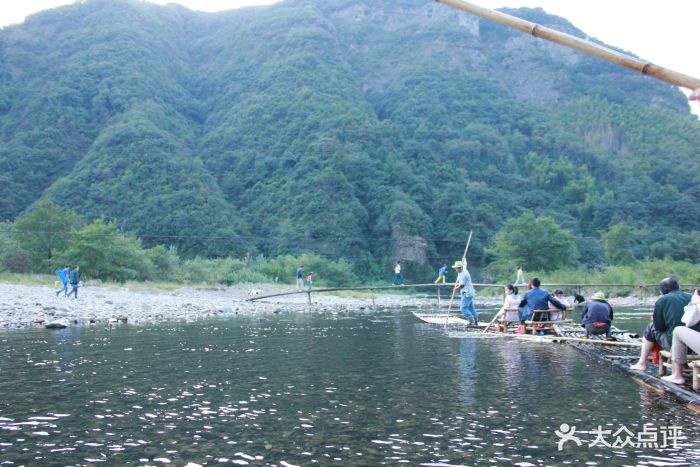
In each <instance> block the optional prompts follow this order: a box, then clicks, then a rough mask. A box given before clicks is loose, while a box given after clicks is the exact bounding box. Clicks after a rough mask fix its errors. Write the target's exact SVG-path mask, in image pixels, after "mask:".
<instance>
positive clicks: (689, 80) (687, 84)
mask: <svg viewBox="0 0 700 467" xmlns="http://www.w3.org/2000/svg"><path fill="white" fill-rule="evenodd" d="M435 1H436V2H438V3H443V4H445V5H448V6H450V7H452V8H456V9H459V10H463V11H466V12H467V13H471V14H473V15H476V16H479V17H481V18H484V19H488V20H491V21H495V22H496V23H500V24H503V25H505V26H509V27H511V28H515V29H519V30H520V31H523V32H526V33H528V34H530V35H532V36H535V37H539V38H541V39H546V40H548V41H551V42H555V43H557V44H560V45H563V46H565V47H569V48H571V49H575V50H578V51H580V52H583V53H586V54H588V55H593V56H594V57H598V58H602V59H603V60H607V61H609V62H611V63H614V64H615V65H619V66H623V67H625V68H629V69H631V70H634V71H636V72H638V73H642V74H644V75H648V76H652V77H654V78H656V79H659V80H661V81H665V82H667V83H670V84H673V85H674V86H681V87H684V88H688V89H691V90H695V89H698V88H700V79H697V78H694V77H692V76H689V75H686V74H683V73H679V72H677V71H674V70H671V69H669V68H664V67H662V66H659V65H655V64H653V63H651V62H648V61H646V60H640V59H639V58H636V57H632V56H631V55H627V54H624V53H622V52H618V51H616V50H613V49H610V48H608V47H605V46H602V45H599V44H596V43H594V42H591V41H587V40H585V39H581V38H580V37H576V36H572V35H570V34H566V33H563V32H560V31H556V30H554V29H551V28H547V27H545V26H541V25H539V24H536V23H531V22H530V21H525V20H523V19H520V18H516V17H515V16H511V15H508V14H505V13H501V12H498V11H494V10H489V9H488V8H484V7H481V6H478V5H474V4H473V3H469V2H465V1H464V0H435Z"/></svg>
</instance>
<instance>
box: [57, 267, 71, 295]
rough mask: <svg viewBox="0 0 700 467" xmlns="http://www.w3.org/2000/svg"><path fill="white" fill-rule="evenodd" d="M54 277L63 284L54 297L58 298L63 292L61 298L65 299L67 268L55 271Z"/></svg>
mask: <svg viewBox="0 0 700 467" xmlns="http://www.w3.org/2000/svg"><path fill="white" fill-rule="evenodd" d="M56 275H57V276H58V278H59V279H60V280H61V283H62V284H63V287H61V288H60V289H58V290H57V291H56V296H57V297H58V296H59V295H61V292H63V296H64V297H66V296H67V294H68V268H63V269H56Z"/></svg>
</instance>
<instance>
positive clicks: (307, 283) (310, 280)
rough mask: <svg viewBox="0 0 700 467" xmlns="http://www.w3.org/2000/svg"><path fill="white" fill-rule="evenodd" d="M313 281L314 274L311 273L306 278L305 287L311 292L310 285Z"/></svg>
mask: <svg viewBox="0 0 700 467" xmlns="http://www.w3.org/2000/svg"><path fill="white" fill-rule="evenodd" d="M313 281H314V272H313V271H311V272H310V273H309V275H308V276H306V286H307V287H308V288H309V290H311V285H312V284H313Z"/></svg>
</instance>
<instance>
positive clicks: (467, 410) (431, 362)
mask: <svg viewBox="0 0 700 467" xmlns="http://www.w3.org/2000/svg"><path fill="white" fill-rule="evenodd" d="M492 311H493V310H490V312H492ZM488 314H489V312H486V313H484V314H483V315H482V320H483V319H485V318H486V317H488ZM648 315H649V310H636V311H635V310H631V309H628V310H621V309H618V310H616V324H617V325H618V326H619V327H623V328H626V329H628V330H630V331H637V332H639V331H641V330H642V329H643V327H644V325H645V324H646V323H647V322H648ZM0 344H1V346H0V349H1V350H0V465H31V464H46V465H76V464H78V465H97V464H100V463H105V464H109V465H127V464H131V465H164V464H174V465H186V464H188V463H191V464H192V465H194V464H199V465H213V464H216V465H218V464H226V463H235V464H242V465H245V464H250V465H309V464H312V463H318V464H325V465H330V464H333V465H338V464H344V465H378V464H390V465H395V464H400V463H411V464H416V465H418V464H422V465H447V464H450V465H474V464H476V463H484V464H493V465H520V466H527V465H560V464H563V463H571V464H573V465H578V464H582V463H584V462H587V463H588V465H644V464H646V465H688V464H696V463H700V427H699V426H698V424H697V420H698V419H697V417H696V416H694V415H692V414H689V413H688V411H687V410H686V409H685V408H684V407H683V406H682V405H681V404H678V403H676V402H674V401H672V400H670V399H667V398H664V397H661V396H659V395H657V394H656V393H654V392H652V391H649V390H648V389H645V388H643V387H641V386H638V385H637V384H636V383H634V382H633V381H632V380H631V379H630V378H629V377H628V376H626V375H625V374H624V373H622V372H620V371H619V370H616V369H614V368H612V367H610V366H608V365H606V364H604V363H599V362H597V361H596V360H594V359H592V358H591V357H589V356H586V355H584V354H582V353H580V352H579V351H577V350H575V349H574V348H571V347H568V346H566V345H561V344H543V343H535V342H521V341H512V340H506V339H480V338H475V337H464V336H461V337H459V336H458V335H457V336H455V335H451V334H450V333H446V332H445V331H444V330H443V329H442V328H441V327H439V326H435V325H427V324H423V323H420V322H419V321H418V320H417V319H416V318H415V317H413V316H412V315H411V314H410V313H408V312H407V311H406V310H391V309H385V310H379V311H373V312H366V313H365V312H357V313H353V312H350V313H339V314H321V313H301V314H297V313H294V314H292V313H288V314H285V313H281V314H269V315H265V316H264V317H260V316H258V317H250V316H227V317H222V318H218V319H209V320H201V321H197V322H194V323H166V324H159V325H150V326H143V327H140V326H131V325H120V326H117V327H113V328H108V327H72V328H68V329H65V330H61V331H50V330H43V329H28V330H20V331H7V330H6V331H2V332H0ZM557 432H559V434H557ZM578 443H580V445H578ZM560 447H561V450H559V448H560Z"/></svg>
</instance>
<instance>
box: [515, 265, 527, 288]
mask: <svg viewBox="0 0 700 467" xmlns="http://www.w3.org/2000/svg"><path fill="white" fill-rule="evenodd" d="M515 275H516V279H515V284H514V285H526V284H527V282H525V275H524V274H523V268H522V267H521V266H518V270H517V271H516V272H515Z"/></svg>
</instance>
